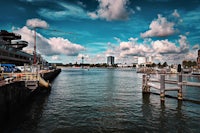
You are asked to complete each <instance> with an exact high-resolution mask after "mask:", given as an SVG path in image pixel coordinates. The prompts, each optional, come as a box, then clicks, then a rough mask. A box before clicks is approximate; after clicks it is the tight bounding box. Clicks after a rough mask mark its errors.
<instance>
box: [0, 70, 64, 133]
mask: <svg viewBox="0 0 200 133" xmlns="http://www.w3.org/2000/svg"><path fill="white" fill-rule="evenodd" d="M60 72H61V69H56V70H54V71H50V72H47V73H44V74H43V75H42V76H43V78H44V79H45V80H48V81H49V82H51V81H52V80H54V79H55V78H56V76H57V75H58V74H59V73H60ZM45 89H46V91H45V92H49V90H50V89H47V88H42V87H38V88H37V89H36V90H34V91H32V90H30V89H28V88H27V87H25V81H17V82H13V83H9V84H6V85H3V86H0V124H2V123H3V122H4V120H5V119H7V118H8V117H9V116H10V114H14V113H15V112H17V111H18V110H19V109H20V108H22V107H23V106H26V105H27V104H28V103H29V102H30V100H31V98H32V97H34V96H35V95H37V94H38V93H43V92H44V90H45ZM0 131H1V130H0Z"/></svg>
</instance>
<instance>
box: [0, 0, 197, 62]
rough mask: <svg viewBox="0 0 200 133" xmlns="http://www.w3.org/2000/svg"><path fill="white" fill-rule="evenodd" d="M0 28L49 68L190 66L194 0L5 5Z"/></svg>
mask: <svg viewBox="0 0 200 133" xmlns="http://www.w3.org/2000/svg"><path fill="white" fill-rule="evenodd" d="M0 29H1V30H7V31H9V32H14V33H18V34H20V35H21V36H22V39H23V40H25V41H27V42H28V43H29V45H28V46H27V47H26V48H24V49H23V50H26V51H31V50H33V46H34V29H36V46H37V52H38V53H39V54H41V55H42V57H43V58H44V59H46V60H47V61H48V62H50V63H63V64H68V63H75V62H77V63H80V62H82V61H81V58H82V57H84V62H85V63H106V60H107V56H114V57H115V63H122V64H125V63H126V64H131V63H136V62H137V59H138V57H149V56H152V57H153V59H154V62H155V63H159V62H160V63H164V62H167V63H168V64H179V63H181V62H182V61H183V60H192V61H196V58H197V51H198V49H199V44H200V0H190V1H188V0H6V1H1V4H0Z"/></svg>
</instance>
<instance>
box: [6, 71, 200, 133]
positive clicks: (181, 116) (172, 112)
mask: <svg viewBox="0 0 200 133" xmlns="http://www.w3.org/2000/svg"><path fill="white" fill-rule="evenodd" d="M141 77H142V74H138V73H136V72H135V71H134V70H119V69H89V70H87V69H63V70H62V72H61V73H60V74H59V75H58V77H57V78H56V79H55V80H54V81H53V83H52V90H51V93H50V94H49V95H40V96H37V97H36V98H35V100H34V102H33V103H31V104H30V106H29V107H27V108H26V109H25V110H23V111H22V112H21V113H19V114H18V117H13V118H12V119H11V120H10V121H9V122H8V123H7V124H6V126H5V128H6V129H5V132H14V133H21V132H22V133H23V132H35V133H49V132H53V133H60V132H64V133H65V132H81V133H82V132H87V133H88V132H94V133H95V132H100V133H101V132H145V133H148V132H189V133H195V132H199V130H200V123H199V121H200V104H196V103H193V102H189V101H183V102H178V101H177V100H176V99H173V98H166V101H165V104H161V102H160V97H159V95H154V94H150V95H143V94H142V90H141V82H142V79H141ZM195 80H197V81H199V80H198V79H195ZM186 92H190V96H188V95H186V94H185V95H186V96H187V98H193V99H195V100H200V89H199V88H189V90H188V88H185V89H184V93H186Z"/></svg>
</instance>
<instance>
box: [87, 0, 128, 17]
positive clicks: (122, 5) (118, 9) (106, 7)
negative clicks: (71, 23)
mask: <svg viewBox="0 0 200 133" xmlns="http://www.w3.org/2000/svg"><path fill="white" fill-rule="evenodd" d="M98 1H99V8H98V9H97V10H96V11H94V12H89V13H88V15H89V16H90V17H91V18H93V19H96V18H101V19H106V20H107V21H112V20H126V19H128V15H129V11H128V10H127V4H128V0H98Z"/></svg>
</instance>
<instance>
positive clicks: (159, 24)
mask: <svg viewBox="0 0 200 133" xmlns="http://www.w3.org/2000/svg"><path fill="white" fill-rule="evenodd" d="M174 25H175V24H174V23H173V22H169V21H167V19H166V18H165V17H162V15H158V18H157V19H156V20H153V21H152V22H151V24H150V26H149V28H150V30H148V31H146V32H144V33H141V37H143V38H145V37H164V36H169V35H172V34H174V33H175V29H174Z"/></svg>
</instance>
